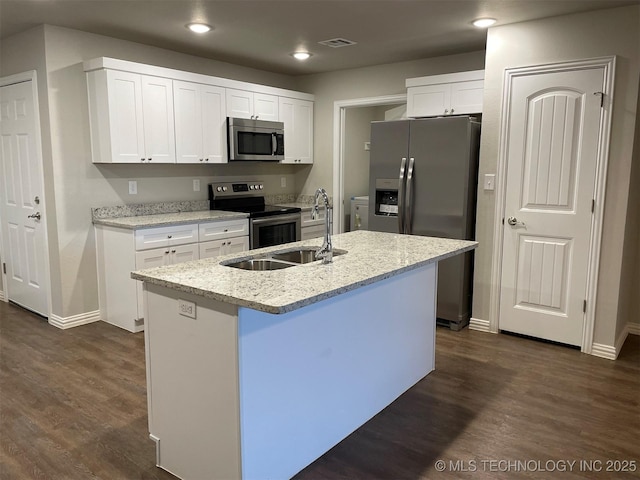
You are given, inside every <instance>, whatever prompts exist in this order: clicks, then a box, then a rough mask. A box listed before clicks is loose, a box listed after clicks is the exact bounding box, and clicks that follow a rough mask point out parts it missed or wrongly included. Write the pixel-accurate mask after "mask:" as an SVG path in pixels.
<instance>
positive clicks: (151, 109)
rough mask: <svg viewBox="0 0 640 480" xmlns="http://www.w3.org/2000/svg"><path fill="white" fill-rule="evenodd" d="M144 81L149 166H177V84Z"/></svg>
mask: <svg viewBox="0 0 640 480" xmlns="http://www.w3.org/2000/svg"><path fill="white" fill-rule="evenodd" d="M141 78H142V112H143V119H144V149H145V153H146V159H147V162H153V163H175V162H176V139H175V127H174V115H173V82H172V81H171V80H170V79H168V78H160V77H148V76H142V77H141Z"/></svg>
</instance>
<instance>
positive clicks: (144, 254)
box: [136, 247, 171, 270]
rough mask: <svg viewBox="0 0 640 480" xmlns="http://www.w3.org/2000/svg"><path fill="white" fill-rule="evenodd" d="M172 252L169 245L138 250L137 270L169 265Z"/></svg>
mask: <svg viewBox="0 0 640 480" xmlns="http://www.w3.org/2000/svg"><path fill="white" fill-rule="evenodd" d="M170 253H171V250H169V247H165V248H154V249H152V250H143V251H140V252H136V270H142V269H143V268H155V267H162V266H163V265H168V264H169V263H170V260H169V255H170Z"/></svg>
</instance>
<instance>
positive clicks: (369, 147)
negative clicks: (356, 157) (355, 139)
mask: <svg viewBox="0 0 640 480" xmlns="http://www.w3.org/2000/svg"><path fill="white" fill-rule="evenodd" d="M364 150H365V152H368V151H369V150H371V142H364Z"/></svg>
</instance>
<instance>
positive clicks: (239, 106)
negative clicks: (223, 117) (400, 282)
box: [227, 88, 280, 122]
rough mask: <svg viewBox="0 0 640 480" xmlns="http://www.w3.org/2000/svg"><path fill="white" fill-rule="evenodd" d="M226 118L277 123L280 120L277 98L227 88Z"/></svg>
mask: <svg viewBox="0 0 640 480" xmlns="http://www.w3.org/2000/svg"><path fill="white" fill-rule="evenodd" d="M227 116H229V117H235V118H249V119H254V120H270V121H272V122H277V121H279V120H280V116H279V114H278V97H277V96H276V95H268V94H265V93H258V92H249V91H246V90H235V89H232V88H227Z"/></svg>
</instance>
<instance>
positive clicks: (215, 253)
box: [200, 236, 249, 259]
mask: <svg viewBox="0 0 640 480" xmlns="http://www.w3.org/2000/svg"><path fill="white" fill-rule="evenodd" d="M247 250H249V237H247V236H244V237H234V238H230V239H225V240H212V241H210V242H203V243H201V244H200V258H201V259H202V258H216V257H220V256H222V255H229V254H231V253H241V252H246V251H247Z"/></svg>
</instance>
